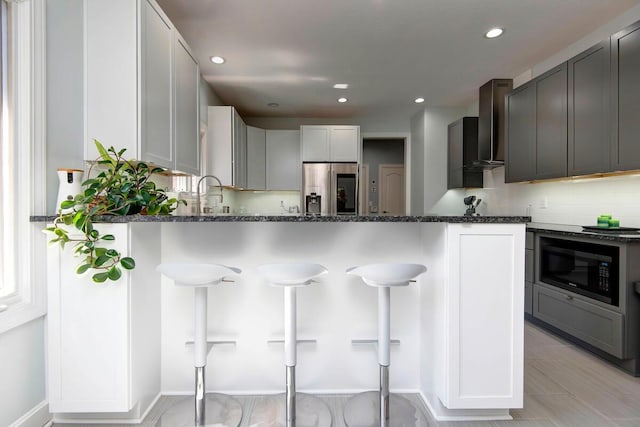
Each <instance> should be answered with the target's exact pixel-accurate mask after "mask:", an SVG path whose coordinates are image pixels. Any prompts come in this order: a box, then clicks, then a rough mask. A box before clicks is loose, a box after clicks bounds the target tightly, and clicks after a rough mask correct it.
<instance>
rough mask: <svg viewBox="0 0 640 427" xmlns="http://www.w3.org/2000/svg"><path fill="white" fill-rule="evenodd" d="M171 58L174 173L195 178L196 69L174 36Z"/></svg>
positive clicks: (181, 41)
mask: <svg viewBox="0 0 640 427" xmlns="http://www.w3.org/2000/svg"><path fill="white" fill-rule="evenodd" d="M174 58H175V60H174V75H175V86H174V97H175V102H174V117H175V121H174V122H175V126H174V141H175V150H176V154H175V157H176V167H175V169H177V170H179V171H182V172H186V173H190V174H192V175H199V174H200V111H199V109H200V107H199V106H200V66H199V65H198V61H197V60H196V58H195V55H194V54H193V53H192V52H191V49H190V48H189V46H188V45H187V43H186V42H185V41H184V39H183V38H182V36H180V34H179V33H177V32H174ZM194 142H195V143H194Z"/></svg>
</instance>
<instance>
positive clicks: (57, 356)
mask: <svg viewBox="0 0 640 427" xmlns="http://www.w3.org/2000/svg"><path fill="white" fill-rule="evenodd" d="M96 228H97V229H99V230H100V232H101V233H105V234H106V233H108V234H113V235H114V236H115V240H114V241H113V242H104V243H105V246H109V247H113V248H116V249H117V250H119V251H121V252H122V254H123V256H132V257H134V258H135V260H136V268H135V269H134V270H131V271H126V270H123V274H122V277H121V278H120V279H119V280H118V281H117V282H105V283H101V284H97V283H93V282H92V280H91V273H90V272H87V273H85V274H84V275H82V276H78V275H77V274H76V272H75V271H76V268H77V265H78V261H79V258H77V257H75V256H74V254H73V252H74V248H73V246H72V245H67V247H66V248H65V249H64V250H61V249H60V248H59V247H58V246H52V247H51V248H50V249H49V252H48V256H47V273H48V279H47V290H48V314H47V324H48V343H47V348H48V351H47V354H48V387H49V391H48V400H49V402H48V403H49V410H50V411H51V412H52V413H54V421H58V422H63V420H70V419H73V418H74V417H76V418H77V417H82V416H83V415H82V414H77V413H92V414H91V416H90V418H93V419H96V418H98V419H99V418H109V417H111V418H113V415H110V416H109V414H108V413H113V412H117V413H118V418H119V419H127V420H132V421H135V420H139V419H141V418H142V417H143V415H144V413H145V412H146V410H147V409H148V408H149V407H150V406H151V405H152V404H153V403H154V402H155V400H156V398H157V397H158V395H159V394H160V283H161V282H160V274H159V273H157V272H156V270H155V267H156V265H158V264H159V263H160V248H161V245H160V235H161V233H160V224H157V223H156V224H152V223H131V224H98V225H96ZM74 413H76V414H74ZM103 413H104V415H101V414H103Z"/></svg>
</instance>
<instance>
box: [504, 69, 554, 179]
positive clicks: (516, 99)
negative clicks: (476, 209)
mask: <svg viewBox="0 0 640 427" xmlns="http://www.w3.org/2000/svg"><path fill="white" fill-rule="evenodd" d="M506 112H507V146H506V150H505V163H506V169H505V181H506V182H517V181H528V180H534V179H548V178H559V177H563V176H567V63H563V64H561V65H559V66H558V67H555V68H553V69H551V70H549V71H547V72H546V73H544V74H542V75H541V76H539V77H537V78H536V79H534V80H532V81H531V82H529V83H527V84H525V85H523V86H521V87H519V88H518V89H516V90H514V91H513V92H511V93H510V94H509V95H507V106H506Z"/></svg>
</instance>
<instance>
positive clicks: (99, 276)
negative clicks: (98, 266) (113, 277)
mask: <svg viewBox="0 0 640 427" xmlns="http://www.w3.org/2000/svg"><path fill="white" fill-rule="evenodd" d="M108 278H109V273H96V274H94V275H93V277H92V279H93V281H94V282H96V283H103V282H104V281H106V280H107V279H108Z"/></svg>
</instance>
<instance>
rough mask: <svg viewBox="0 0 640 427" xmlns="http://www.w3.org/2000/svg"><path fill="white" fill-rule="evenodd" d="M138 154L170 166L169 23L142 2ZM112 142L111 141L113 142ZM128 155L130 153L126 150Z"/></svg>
mask: <svg viewBox="0 0 640 427" xmlns="http://www.w3.org/2000/svg"><path fill="white" fill-rule="evenodd" d="M141 13H142V26H141V33H142V34H141V37H140V43H141V47H140V50H141V56H140V67H141V74H142V76H141V79H140V84H141V91H140V93H141V97H142V100H141V101H142V104H141V108H140V113H141V125H142V132H141V137H142V145H141V153H140V158H141V159H143V160H145V161H149V162H152V163H155V164H157V165H159V166H163V167H166V168H171V169H173V168H174V165H175V162H174V150H173V147H174V145H173V137H172V136H173V135H172V134H173V129H172V120H171V119H172V115H173V112H172V109H171V107H172V87H173V85H172V64H171V50H172V49H171V45H172V44H173V27H172V25H171V22H170V21H169V20H168V19H167V18H166V16H164V14H163V13H162V11H161V10H159V7H158V6H157V5H156V4H152V3H149V1H146V0H145V1H143V2H142V12H141ZM114 145H115V143H114ZM129 155H131V153H129Z"/></svg>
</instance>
